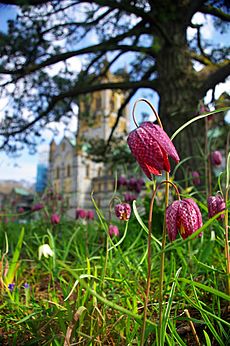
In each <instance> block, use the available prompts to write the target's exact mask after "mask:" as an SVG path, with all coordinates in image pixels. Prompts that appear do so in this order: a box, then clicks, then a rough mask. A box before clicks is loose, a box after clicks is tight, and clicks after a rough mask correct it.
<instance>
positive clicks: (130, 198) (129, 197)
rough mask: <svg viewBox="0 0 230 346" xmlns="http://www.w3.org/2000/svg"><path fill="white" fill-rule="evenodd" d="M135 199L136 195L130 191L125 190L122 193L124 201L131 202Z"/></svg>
mask: <svg viewBox="0 0 230 346" xmlns="http://www.w3.org/2000/svg"><path fill="white" fill-rule="evenodd" d="M135 199H137V196H136V195H132V194H131V193H129V192H126V193H125V194H124V200H125V202H127V203H132V202H133V201H134V200H135Z"/></svg>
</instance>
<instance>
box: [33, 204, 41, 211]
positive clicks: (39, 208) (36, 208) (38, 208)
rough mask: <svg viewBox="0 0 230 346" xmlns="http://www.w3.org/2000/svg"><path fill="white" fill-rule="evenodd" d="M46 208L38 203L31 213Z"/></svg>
mask: <svg viewBox="0 0 230 346" xmlns="http://www.w3.org/2000/svg"><path fill="white" fill-rule="evenodd" d="M43 208H44V205H43V204H42V203H37V204H35V205H33V206H32V208H31V211H39V210H41V209H43Z"/></svg>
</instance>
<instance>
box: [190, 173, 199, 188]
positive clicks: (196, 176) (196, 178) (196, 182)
mask: <svg viewBox="0 0 230 346" xmlns="http://www.w3.org/2000/svg"><path fill="white" fill-rule="evenodd" d="M192 182H193V184H194V185H196V186H197V185H200V173H199V172H197V171H193V172H192Z"/></svg>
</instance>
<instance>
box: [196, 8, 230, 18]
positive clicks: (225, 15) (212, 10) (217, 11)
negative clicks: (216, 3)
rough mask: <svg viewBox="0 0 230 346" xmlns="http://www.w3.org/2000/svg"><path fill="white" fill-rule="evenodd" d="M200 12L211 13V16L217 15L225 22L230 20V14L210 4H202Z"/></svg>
mask: <svg viewBox="0 0 230 346" xmlns="http://www.w3.org/2000/svg"><path fill="white" fill-rule="evenodd" d="M199 11H200V12H202V13H205V14H211V15H212V16H215V17H218V18H220V19H221V20H223V21H225V22H229V21H230V15H229V14H228V13H225V12H223V11H221V10H220V9H219V8H216V7H213V6H211V5H203V6H201V8H200V10H199Z"/></svg>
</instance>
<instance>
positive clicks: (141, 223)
mask: <svg viewBox="0 0 230 346" xmlns="http://www.w3.org/2000/svg"><path fill="white" fill-rule="evenodd" d="M133 212H134V215H135V216H136V219H137V221H138V222H139V224H140V225H141V227H142V228H143V230H144V231H145V232H146V233H147V234H148V232H149V230H148V227H147V226H146V225H145V224H144V222H143V221H142V218H141V217H140V215H139V213H138V211H137V206H136V201H133ZM151 237H152V239H153V240H155V242H156V243H157V244H158V245H160V246H161V242H160V240H158V239H157V238H156V237H154V235H153V234H152V236H151Z"/></svg>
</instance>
